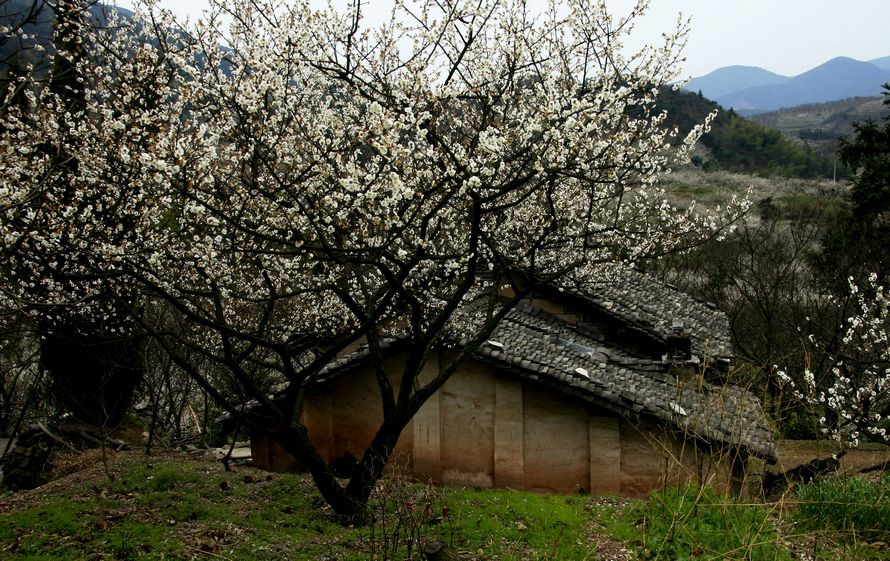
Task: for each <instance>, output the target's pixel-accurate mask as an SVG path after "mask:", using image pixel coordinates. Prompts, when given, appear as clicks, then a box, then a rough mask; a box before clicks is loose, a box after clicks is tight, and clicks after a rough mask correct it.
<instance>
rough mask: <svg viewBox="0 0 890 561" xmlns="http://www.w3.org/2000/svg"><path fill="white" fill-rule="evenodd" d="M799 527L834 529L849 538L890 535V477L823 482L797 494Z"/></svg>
mask: <svg viewBox="0 0 890 561" xmlns="http://www.w3.org/2000/svg"><path fill="white" fill-rule="evenodd" d="M797 500H798V505H799V509H798V511H797V518H798V522H799V524H800V525H801V526H802V527H804V528H806V529H809V530H832V531H835V532H837V533H839V534H840V537H842V538H848V539H857V540H858V539H866V540H875V539H885V538H887V537H888V536H890V474H885V475H884V478H883V479H882V480H881V481H868V480H866V479H863V478H861V477H849V478H846V479H837V478H830V479H820V480H816V481H813V482H812V483H810V484H808V485H804V486H802V487H800V488H799V489H798V491H797Z"/></svg>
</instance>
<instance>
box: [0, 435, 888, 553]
mask: <svg viewBox="0 0 890 561" xmlns="http://www.w3.org/2000/svg"><path fill="white" fill-rule="evenodd" d="M62 469H63V471H67V472H70V473H69V474H68V475H66V476H64V477H62V478H60V479H58V480H56V481H54V482H52V483H50V484H47V485H45V486H43V487H41V488H38V489H35V490H32V491H27V492H22V493H17V494H4V495H0V559H4V560H5V559H10V560H16V559H29V560H39V559H47V560H49V559H53V560H64V559H90V560H94V559H95V560H99V559H231V560H235V559H244V560H254V559H256V560H263V559H269V560H271V559H276V560H278V559H285V560H286V559H291V560H298V559H299V560H303V559H305V560H310V559H311V560H334V559H338V560H366V559H368V560H370V559H378V560H385V559H398V560H405V559H422V556H421V555H420V553H419V552H418V547H420V546H419V544H421V543H424V542H429V541H432V540H442V541H444V542H445V543H447V544H450V547H451V548H452V549H453V550H455V551H456V552H457V553H458V555H459V558H460V559H474V560H492V561H494V560H498V561H524V560H529V561H530V560H539V559H540V560H590V561H595V560H598V559H604V560H605V559H611V560H625V561H626V560H630V559H651V560H655V559H665V560H667V559H717V558H719V559H727V560H731V559H763V560H767V559H769V560H773V561H775V560H790V559H797V558H802V557H800V556H799V555H797V554H794V553H793V552H794V551H798V552H799V551H810V550H811V549H812V548H814V547H815V548H816V549H817V550H818V552H819V555H820V557H819V558H820V559H823V558H824V559H836V560H842V559H844V560H846V559H851V560H852V559H879V558H882V556H883V555H884V554H885V553H887V550H886V549H882V548H883V547H884V546H882V545H881V544H880V543H878V544H870V543H865V544H862V543H854V544H852V545H850V544H849V543H848V542H843V543H841V542H838V541H837V540H835V539H834V538H833V537H832V536H831V534H830V533H826V532H825V531H821V532H820V531H812V530H809V531H807V532H806V533H802V532H799V531H797V530H795V527H794V524H793V516H791V515H789V514H788V512H789V510H788V508H787V506H788V505H775V504H772V505H767V506H766V507H763V506H757V505H746V504H741V503H737V502H734V501H729V502H727V501H726V499H725V498H722V497H712V496H710V495H709V494H707V493H705V494H703V495H700V494H699V492H698V491H697V490H689V491H686V492H685V493H684V492H677V491H669V492H665V493H656V494H654V495H653V497H652V499H651V500H650V501H649V502H644V501H627V500H621V499H611V498H603V497H585V496H579V495H573V496H560V495H551V496H547V495H537V494H533V493H520V492H515V491H509V490H500V491H483V490H472V489H470V490H460V489H439V488H435V487H431V486H423V485H417V484H413V485H410V484H408V483H407V482H405V481H404V480H403V479H399V478H389V479H387V480H384V481H383V482H381V485H380V486H379V488H378V496H377V499H376V500H375V501H374V502H373V503H372V519H373V523H372V524H370V525H369V526H367V527H364V528H343V527H341V526H339V525H338V524H337V523H336V522H335V521H334V519H333V517H332V515H331V512H330V511H329V510H328V509H326V508H325V507H324V505H323V502H322V501H321V500H320V497H319V496H318V494H317V492H316V491H315V490H314V488H313V486H312V484H311V483H310V482H309V481H307V480H306V478H304V477H303V476H300V475H290V474H267V473H264V472H260V471H257V470H254V469H251V468H239V469H238V470H237V471H236V472H225V471H224V470H223V468H222V466H221V465H220V464H219V463H217V462H215V461H212V460H208V459H201V458H192V457H188V456H185V455H179V454H165V455H163V456H159V457H158V456H155V457H149V458H147V457H145V456H142V455H141V454H139V453H136V452H125V453H120V454H118V455H117V456H115V457H114V458H113V459H112V461H111V462H110V472H111V473H112V474H113V475H114V481H111V480H110V479H109V477H108V475H107V474H106V472H105V471H103V469H102V467H101V461H100V458H99V456H98V453H97V452H94V453H86V454H84V455H81V456H77V457H74V458H70V459H69V460H68V461H67V465H66V466H63V468H62ZM888 481H890V480H888ZM384 499H385V500H384ZM793 510H794V507H793V505H792V507H791V511H792V512H793ZM396 535H397V536H398V539H396V538H395V537H394V536H396ZM408 538H411V539H408ZM884 541H890V540H884ZM408 543H410V544H411V545H410V547H407V546H406V544H408Z"/></svg>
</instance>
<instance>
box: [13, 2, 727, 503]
mask: <svg viewBox="0 0 890 561" xmlns="http://www.w3.org/2000/svg"><path fill="white" fill-rule="evenodd" d="M645 7H646V2H644V1H641V2H639V3H638V4H637V6H636V7H635V8H634V9H633V10H632V12H631V13H630V14H629V15H628V16H626V17H621V18H616V17H613V16H612V15H611V14H610V13H609V12H608V11H607V10H606V6H605V3H604V2H601V1H592V0H575V1H572V2H566V3H562V2H553V3H551V5H550V7H549V9H548V10H547V11H546V13H544V14H541V15H535V14H532V13H530V11H529V10H528V9H527V7H526V5H525V2H522V1H519V0H517V1H509V0H508V1H500V2H498V1H489V0H475V1H472V2H468V1H460V0H445V1H436V2H433V1H424V2H419V3H417V4H416V5H413V4H412V5H409V4H407V3H405V2H401V1H397V2H395V5H394V7H393V17H392V21H391V23H388V24H385V25H383V26H380V27H377V28H368V27H366V26H365V25H364V23H363V19H362V14H361V2H355V3H354V4H353V5H352V7H351V8H349V9H347V10H345V11H344V12H337V11H336V10H333V9H330V8H329V9H325V10H320V11H315V10H313V9H311V7H310V6H309V5H308V3H307V2H296V3H294V4H293V5H289V6H288V5H282V4H279V3H277V2H261V1H258V0H253V1H249V0H237V1H233V2H224V3H223V2H220V3H215V4H214V9H213V12H212V13H211V14H209V15H207V16H206V17H205V18H204V19H202V20H201V21H198V22H196V23H195V24H194V25H190V26H187V27H183V26H181V25H178V24H177V23H176V22H175V21H174V20H173V19H172V17H171V16H170V14H168V13H165V12H163V11H158V10H156V9H154V8H152V6H150V5H149V6H141V7H140V9H139V10H137V15H136V16H135V17H134V19H133V20H132V21H119V20H114V18H112V21H111V22H109V24H108V25H107V26H105V27H104V28H103V29H92V28H88V27H87V26H84V27H83V29H82V32H83V37H84V39H83V40H84V41H85V42H87V43H88V44H89V45H90V49H88V50H87V51H88V53H89V55H88V56H87V57H85V58H84V59H83V60H82V62H81V63H79V66H78V69H79V72H80V73H81V75H82V77H83V83H84V89H85V104H84V107H83V108H70V107H67V106H65V105H63V104H61V103H60V102H59V97H58V96H57V95H56V94H54V93H53V92H52V91H47V90H42V91H37V92H35V93H32V94H30V95H31V96H32V98H33V99H32V103H31V106H32V107H35V108H36V110H35V111H34V112H33V113H32V114H31V115H30V116H26V115H23V114H18V113H16V112H15V111H13V112H12V113H11V114H10V116H9V117H7V118H6V119H5V121H6V122H5V123H4V128H3V130H4V131H8V132H4V134H3V137H2V141H0V152H2V161H3V162H4V163H3V165H2V166H0V176H2V179H0V182H2V185H3V188H2V190H0V243H2V252H3V255H4V256H7V255H8V256H14V257H15V263H16V266H15V267H14V268H10V269H9V270H4V271H3V274H4V275H5V276H6V278H5V279H4V283H3V289H4V293H3V294H4V298H5V299H6V300H7V304H9V305H12V306H18V307H29V304H33V300H34V299H35V295H36V294H39V295H40V296H39V298H40V299H43V300H45V301H50V302H53V303H56V304H58V305H68V306H70V307H71V308H73V309H76V310H77V313H81V314H91V315H97V314H98V315H101V314H103V313H107V307H105V306H104V305H103V299H100V298H94V297H93V296H94V295H96V294H99V293H102V294H109V293H112V294H116V295H119V296H120V298H119V299H117V300H116V305H120V304H121V303H123V304H124V305H126V306H127V307H128V308H129V310H130V314H131V317H132V318H133V321H137V322H141V324H142V326H143V327H144V328H145V329H147V330H148V331H149V332H150V333H151V334H152V335H153V336H154V337H156V339H157V340H158V341H159V344H161V345H163V346H164V348H165V349H166V350H167V352H169V353H170V355H171V357H172V359H173V360H174V361H175V362H176V363H177V364H178V365H179V367H180V368H182V369H184V370H185V371H187V372H188V373H189V374H190V375H191V376H193V377H194V379H195V380H196V381H197V382H198V383H199V384H201V385H202V387H203V388H204V389H205V390H206V391H207V392H209V393H210V394H211V395H212V396H213V397H214V399H215V400H216V401H217V402H218V403H219V404H220V405H221V406H222V407H223V408H225V409H226V410H227V411H229V412H230V413H231V414H232V415H234V416H235V417H236V418H237V419H239V421H240V422H241V423H242V425H243V426H249V427H251V428H252V429H253V430H259V431H264V432H266V433H267V434H269V435H271V436H273V437H274V438H275V439H276V440H277V441H279V442H281V443H282V444H283V445H284V446H285V448H286V449H287V450H288V451H289V452H290V453H292V454H293V455H294V456H296V457H299V458H300V460H301V461H302V462H303V464H304V465H305V467H306V468H307V469H308V470H309V471H310V472H311V474H312V476H313V478H314V481H315V483H316V484H317V486H318V488H319V490H320V491H321V493H322V495H323V496H324V497H325V499H326V500H327V501H328V502H329V503H330V505H331V506H332V508H333V509H334V511H335V512H337V513H338V514H339V515H341V516H342V517H343V518H344V519H345V520H358V519H360V518H361V516H362V513H363V512H364V507H365V504H366V502H367V500H368V497H369V495H370V493H371V490H372V488H373V485H374V483H375V482H376V480H377V479H378V478H379V477H380V475H381V474H382V470H383V468H384V465H385V464H386V462H387V461H388V459H389V457H390V454H391V452H392V450H393V447H394V445H395V443H396V440H397V439H398V437H399V435H400V433H401V431H402V430H403V428H404V427H405V426H406V425H407V423H408V422H409V421H410V420H411V418H412V416H413V415H414V414H415V413H416V412H417V411H418V409H419V408H420V407H421V405H422V404H423V403H424V402H425V400H426V399H427V398H428V397H429V396H431V395H432V394H433V393H435V392H436V391H437V390H438V389H439V388H440V387H441V386H442V385H443V384H444V383H445V381H446V380H447V379H448V377H449V376H450V375H451V374H452V373H453V372H454V371H455V370H456V369H457V368H458V367H459V366H460V364H461V363H462V362H463V361H464V360H466V358H467V357H468V356H469V355H470V353H471V352H472V351H473V350H474V349H475V348H477V347H478V345H479V344H480V343H481V342H483V341H484V340H485V339H486V337H487V335H488V334H489V333H490V332H491V330H492V329H493V328H494V327H495V326H496V325H497V323H498V321H499V320H500V319H501V318H502V317H503V316H504V315H505V314H506V313H507V312H508V311H509V309H510V307H511V306H512V305H514V303H515V302H516V299H518V298H521V297H522V296H523V295H527V294H529V293H530V292H531V291H533V290H535V288H536V287H538V286H540V284H541V283H543V282H551V281H552V282H560V283H562V284H565V285H567V286H577V285H583V284H584V283H590V282H597V281H599V280H602V279H603V278H604V274H606V272H607V270H608V268H609V267H617V266H628V265H631V264H633V263H635V262H637V261H639V260H641V259H644V258H648V257H657V256H659V255H662V254H664V253H666V252H671V251H676V250H679V249H682V248H685V247H689V246H691V245H693V244H695V243H698V242H699V241H700V240H701V239H703V238H705V237H708V236H713V235H716V234H717V233H718V232H720V231H721V229H722V228H723V227H724V226H726V224H727V223H728V222H729V220H731V219H732V218H733V217H734V215H735V213H737V212H738V211H740V210H741V209H742V208H743V206H744V205H743V204H742V203H740V204H739V205H738V206H733V207H732V208H730V209H713V210H711V211H704V210H698V209H695V207H694V206H688V207H685V208H676V207H675V206H673V205H672V204H670V203H669V202H667V200H666V198H665V196H664V193H663V192H662V191H661V190H660V189H659V187H658V186H657V178H658V176H659V175H660V174H662V173H664V172H666V171H667V170H668V169H669V167H670V166H671V165H673V164H674V163H676V162H682V161H684V160H685V159H686V158H687V155H688V151H689V149H690V148H691V147H692V145H693V144H694V142H695V141H696V139H697V138H698V137H699V136H700V135H701V134H702V133H703V132H704V131H705V129H706V127H707V123H702V124H701V126H699V127H697V128H696V129H695V130H694V131H693V132H692V133H691V134H690V135H689V136H688V137H686V138H685V139H682V140H681V141H679V142H677V143H675V144H676V146H673V147H672V146H670V141H671V140H672V138H673V137H674V136H675V135H676V133H675V132H674V131H670V130H666V129H665V128H664V127H661V126H660V125H661V123H662V121H663V116H661V115H658V114H655V112H654V110H653V103H654V100H655V96H656V94H657V86H659V85H661V84H665V83H667V82H669V81H670V80H672V79H673V78H674V75H675V73H676V70H677V63H678V62H679V54H678V47H679V46H680V45H681V44H682V42H683V38H684V36H685V27H684V26H682V25H681V26H679V28H678V29H677V30H676V31H675V32H673V33H669V34H667V35H665V36H664V43H663V45H661V46H658V47H649V48H646V49H643V50H642V51H641V52H639V53H637V54H634V55H632V56H626V55H625V54H624V53H623V51H622V41H623V40H624V38H625V37H626V35H627V33H628V32H629V30H630V29H631V27H632V23H633V21H634V20H635V18H636V17H637V16H638V15H639V14H640V13H642V12H643V10H644V9H645ZM223 14H225V15H226V17H227V18H228V21H230V22H231V25H230V26H228V27H227V26H224V25H223V24H222V23H221V22H222V21H223V20H222V18H221V17H220V16H221V15H223ZM220 45H225V47H220ZM64 54H65V53H64V52H62V53H60V54H59V56H64ZM60 116H64V117H65V118H64V119H60V118H59V117H60ZM60 123H64V125H60ZM60 150H64V153H65V154H67V155H68V159H70V160H71V161H76V162H77V164H78V165H77V168H76V172H75V173H74V175H73V178H72V181H71V182H70V184H71V185H73V186H74V189H67V190H66V189H59V187H58V185H59V183H58V182H55V181H53V178H54V177H56V176H57V175H58V174H60V173H63V172H64V173H71V172H70V166H68V167H67V168H64V169H67V170H68V171H63V169H62V168H61V167H60V166H59V165H58V163H57V159H55V160H54V159H53V158H51V157H50V156H49V155H48V154H52V153H58V151H60ZM60 253H64V254H65V255H67V256H71V257H69V258H67V259H66V260H65V261H64V264H63V266H64V268H65V272H66V274H65V275H64V276H60V275H49V274H46V271H47V270H48V268H52V267H55V268H58V267H60V266H62V265H60V264H59V262H58V261H57V259H56V257H55V256H57V255H59V254H60ZM97 273H101V274H97ZM133 287H138V291H139V292H138V296H137V295H136V294H135V293H134V290H133ZM507 289H509V290H507ZM508 292H511V293H512V294H514V295H515V296H516V298H515V299H510V298H504V297H502V295H503V294H505V293H508ZM154 306H162V307H164V308H165V310H166V311H165V314H163V315H164V317H171V316H173V317H175V318H176V320H175V321H170V322H169V323H165V324H163V325H158V324H152V323H150V322H146V321H144V318H145V317H146V314H145V311H146V310H147V309H149V308H150V307H154ZM30 308H31V309H35V308H34V306H30ZM358 340H362V341H364V342H366V343H367V345H368V349H369V354H370V360H371V364H372V365H373V368H374V370H375V372H376V379H377V382H378V388H377V390H378V391H379V397H380V403H381V407H382V412H383V418H382V423H381V424H380V427H379V429H378V430H377V432H376V434H375V436H374V438H373V440H372V441H371V443H370V444H369V446H368V449H367V451H366V453H365V454H364V456H363V457H362V458H360V459H359V461H358V465H357V467H356V469H355V470H354V473H353V475H352V477H351V478H350V480H349V481H348V483H346V484H345V485H341V484H340V483H339V482H338V480H337V479H336V478H335V477H334V474H333V473H332V471H331V468H330V466H329V465H328V464H327V462H326V461H325V460H324V459H323V458H322V456H321V455H320V454H319V452H318V450H317V449H316V448H315V447H314V446H313V444H312V441H311V440H310V438H309V435H308V434H307V431H306V428H305V426H304V425H303V424H302V423H301V414H302V411H303V403H304V398H305V395H306V392H307V391H308V390H309V389H310V388H311V387H312V385H313V383H315V382H316V381H317V380H318V377H319V373H320V372H321V371H322V369H323V368H324V367H325V365H326V364H328V363H329V362H330V361H331V360H332V359H334V358H335V357H336V356H337V355H338V354H339V353H342V352H343V351H344V350H345V349H347V347H348V346H349V345H350V344H352V343H354V342H356V341H358ZM396 344H397V345H401V347H400V348H402V349H404V352H405V356H406V360H405V362H404V365H403V366H402V367H400V368H399V369H398V371H395V372H393V371H389V370H390V367H388V366H387V363H386V361H385V360H384V358H385V356H386V355H385V352H386V349H387V348H391V346H392V345H396ZM443 346H446V347H448V348H450V350H451V351H452V352H451V353H449V356H451V357H453V358H452V359H451V360H450V362H448V363H447V364H443V365H442V367H441V369H440V374H439V375H438V376H436V377H435V378H434V379H432V380H423V381H421V377H420V373H421V370H422V369H423V366H424V364H425V362H426V360H427V358H428V356H429V353H430V352H431V351H432V350H434V349H436V348H440V347H443ZM208 365H209V366H210V367H208ZM273 381H282V382H286V383H287V385H286V389H284V390H283V394H282V395H283V398H282V399H280V400H274V401H273V400H271V399H270V398H269V397H268V393H267V391H268V387H269V384H270V383H271V382H273ZM224 388H225V389H224ZM248 398H249V399H253V400H256V401H257V402H258V403H259V404H260V405H261V410H262V411H263V414H262V415H252V414H250V413H248V412H246V411H245V410H244V409H243V408H242V407H241V405H242V403H243V401H244V400H245V399H248Z"/></svg>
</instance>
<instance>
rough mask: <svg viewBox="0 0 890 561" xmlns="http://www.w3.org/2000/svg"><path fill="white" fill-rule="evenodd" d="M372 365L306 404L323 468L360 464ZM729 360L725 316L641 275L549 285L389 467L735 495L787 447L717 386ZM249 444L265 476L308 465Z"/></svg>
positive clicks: (532, 484) (332, 381) (361, 354)
mask: <svg viewBox="0 0 890 561" xmlns="http://www.w3.org/2000/svg"><path fill="white" fill-rule="evenodd" d="M444 352H446V351H442V353H444ZM365 357H367V352H366V350H364V349H363V348H361V347H357V348H355V349H354V350H353V351H352V352H350V353H348V354H346V355H344V356H342V357H341V358H340V359H338V360H337V361H335V362H334V363H332V364H330V365H329V366H328V367H327V368H326V370H325V372H324V376H325V378H324V381H323V382H322V383H320V384H319V387H318V390H317V392H316V393H315V394H314V395H313V396H311V397H310V398H307V406H306V411H305V417H304V422H305V423H306V426H307V427H308V429H309V435H310V437H311V438H312V440H313V441H314V442H315V444H316V445H317V447H318V448H319V449H320V451H321V453H322V455H323V456H324V457H326V458H327V460H328V461H335V460H338V459H340V458H349V457H360V456H361V454H362V452H363V451H364V449H365V448H366V446H367V444H368V443H369V442H370V440H371V438H372V435H373V432H374V430H375V429H376V427H377V426H378V424H379V422H380V421H381V418H382V415H381V412H380V411H381V409H380V405H379V397H378V396H377V394H376V391H375V390H374V388H375V387H376V386H375V381H374V376H373V373H372V372H371V370H370V368H369V367H368V366H367V364H366V362H365V361H364V360H363V359H364V358H365ZM442 358H443V355H441V354H440V355H439V356H433V357H431V359H430V361H429V363H428V364H427V366H426V369H427V372H428V374H429V375H432V374H433V373H434V372H436V371H437V369H438V366H439V363H440V362H443V361H442ZM390 360H391V362H392V363H391V364H390V366H391V367H393V368H394V369H397V367H398V366H399V365H398V362H399V360H400V357H399V356H398V355H396V356H393V357H392V358H391V359H390ZM730 360H731V347H730V339H729V325H728V321H727V318H726V316H725V315H724V314H723V313H722V312H719V311H718V310H716V309H715V308H714V307H713V306H712V305H709V304H706V303H704V302H700V301H698V300H695V299H693V298H691V297H690V296H688V295H686V294H684V293H682V292H680V291H678V290H676V289H674V288H672V287H671V286H668V285H665V284H663V283H661V282H659V281H657V280H655V279H653V278H651V277H649V276H646V275H644V274H641V273H639V272H636V271H625V272H622V273H620V274H618V275H617V277H616V278H614V282H611V283H609V284H607V285H602V286H599V287H596V288H595V289H591V290H589V291H587V292H585V293H581V292H577V291H561V290H558V289H556V288H553V289H551V290H544V291H541V292H540V293H539V294H537V295H536V296H535V297H534V298H529V299H527V300H524V301H523V302H521V303H520V304H519V306H518V307H517V308H516V309H514V310H513V311H512V312H511V313H510V314H509V316H508V317H507V318H506V319H505V320H504V321H502V322H501V324H500V325H499V326H498V327H497V329H496V330H495V332H494V333H493V334H492V335H491V337H490V339H489V340H488V341H487V342H486V343H485V344H483V345H482V346H481V347H480V348H479V349H478V350H477V351H476V353H475V356H474V358H473V360H471V361H469V362H468V363H467V364H465V366H464V367H463V369H462V370H461V371H459V372H457V373H456V374H455V375H454V376H453V377H452V378H451V379H450V380H449V381H448V382H447V383H446V384H445V386H444V387H443V388H442V389H441V390H440V391H439V392H438V393H437V394H436V395H434V396H433V397H432V398H431V399H430V400H429V401H428V402H427V403H426V404H425V405H424V407H423V408H422V409H421V410H420V412H419V413H418V414H417V415H416V416H415V418H414V419H413V421H412V423H411V424H409V426H408V427H407V428H406V430H405V431H404V432H403V434H402V437H401V439H400V441H399V444H398V446H397V449H396V454H395V459H394V460H393V461H394V462H395V463H398V464H399V465H401V466H403V467H404V468H406V469H407V470H408V471H409V472H410V473H411V474H413V475H414V476H416V477H417V478H419V479H421V480H424V481H425V480H432V481H434V482H439V483H444V484H449V485H465V486H478V487H499V488H513V489H527V490H537V491H545V492H560V493H563V492H565V493H568V492H590V493H595V494H614V495H622V496H640V495H643V494H646V493H648V492H649V491H650V490H652V489H656V488H659V487H661V486H663V485H665V484H677V483H681V482H685V481H690V480H694V481H700V482H706V483H709V484H711V485H712V486H713V487H715V488H716V489H718V490H721V491H732V492H736V493H738V492H741V491H742V489H743V480H744V476H745V465H746V463H747V462H746V460H747V458H748V457H749V456H751V455H754V456H758V457H761V458H764V459H766V460H768V461H774V460H775V459H776V449H775V443H774V441H773V438H772V433H771V430H770V427H769V426H768V424H767V422H766V419H765V417H764V415H763V412H762V411H761V407H760V403H759V401H758V400H757V399H756V398H755V397H754V396H753V395H752V394H750V393H749V392H748V391H746V390H745V389H742V388H738V387H733V386H727V385H723V384H721V383H720V380H721V379H722V377H723V375H724V374H725V373H726V372H727V369H728V368H729V366H730ZM251 443H252V453H253V461H254V463H255V465H257V466H259V467H261V468H265V469H270V470H276V471H283V470H290V469H299V461H298V459H294V458H292V457H290V456H289V455H287V454H286V453H285V452H284V451H283V450H282V449H281V448H280V446H278V445H277V444H276V443H275V442H271V441H269V439H267V438H265V437H262V436H257V435H254V436H253V438H252V439H251Z"/></svg>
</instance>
